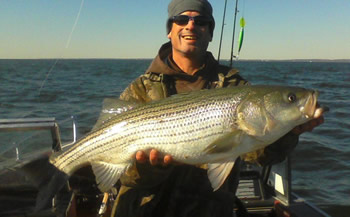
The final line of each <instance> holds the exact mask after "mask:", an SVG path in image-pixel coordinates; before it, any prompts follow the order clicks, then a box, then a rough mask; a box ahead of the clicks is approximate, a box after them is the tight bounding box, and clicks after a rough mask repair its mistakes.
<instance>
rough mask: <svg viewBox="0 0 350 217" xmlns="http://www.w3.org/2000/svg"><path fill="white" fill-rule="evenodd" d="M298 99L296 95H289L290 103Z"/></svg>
mask: <svg viewBox="0 0 350 217" xmlns="http://www.w3.org/2000/svg"><path fill="white" fill-rule="evenodd" d="M296 99H297V96H296V95H295V94H294V93H290V94H288V101H289V102H295V100H296Z"/></svg>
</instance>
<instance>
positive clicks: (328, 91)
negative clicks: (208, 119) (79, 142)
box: [0, 59, 350, 216]
mask: <svg viewBox="0 0 350 217" xmlns="http://www.w3.org/2000/svg"><path fill="white" fill-rule="evenodd" d="M150 62H151V60H142V59H140V60H116V59H106V60H100V59H97V60H59V61H57V60H0V119H3V118H24V117H26V118H27V117H30V118H36V117H55V118H56V119H57V120H58V123H59V125H60V129H61V134H62V140H63V141H69V140H70V139H71V136H72V133H71V116H74V117H75V119H76V121H77V125H78V135H80V136H82V135H84V134H85V133H87V132H88V131H89V130H90V129H91V127H92V125H93V124H94V123H95V121H96V119H97V117H98V115H99V111H100V110H101V106H102V101H103V99H104V98H107V97H118V96H119V94H120V93H121V92H122V91H123V89H124V88H125V87H126V86H127V85H128V84H129V83H130V82H131V81H132V80H134V79H135V78H136V77H137V76H138V75H140V74H142V73H143V72H144V71H145V70H146V68H147V67H148V65H149V64H150ZM223 64H228V63H227V62H223ZM234 67H236V68H238V69H239V70H240V73H241V75H242V76H243V77H244V78H246V79H247V80H249V81H250V82H251V83H252V84H278V85H293V86H301V87H307V88H312V89H316V90H318V91H319V92H320V99H319V101H320V104H322V105H326V106H328V107H329V108H330V112H328V113H327V114H326V115H325V123H324V124H323V125H321V126H319V127H318V128H316V129H315V130H314V131H313V132H311V133H304V134H303V135H302V136H301V137H300V143H299V145H298V147H297V148H296V150H295V151H294V152H293V153H292V163H293V166H292V175H293V190H294V191H295V192H296V193H297V194H298V195H300V196H302V197H303V198H305V199H306V200H308V201H310V202H312V203H314V204H315V205H317V206H319V207H321V208H322V209H324V210H326V211H327V212H328V213H330V214H331V215H332V216H347V214H345V213H350V63H349V62H302V61H300V62H296V61H286V62H282V61H240V62H235V63H234ZM2 135H3V134H2ZM0 136H1V135H0ZM6 145H8V144H6V143H5V142H4V141H2V142H1V143H0V154H1V152H4V151H3V150H5V149H6V147H5V146H6ZM4 147H5V148H4Z"/></svg>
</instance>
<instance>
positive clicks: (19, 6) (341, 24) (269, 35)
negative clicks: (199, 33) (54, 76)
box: [0, 0, 350, 59]
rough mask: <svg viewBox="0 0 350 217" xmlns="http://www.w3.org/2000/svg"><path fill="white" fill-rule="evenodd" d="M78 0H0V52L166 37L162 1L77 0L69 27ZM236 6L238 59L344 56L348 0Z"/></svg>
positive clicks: (217, 9) (349, 30) (42, 51)
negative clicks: (240, 39) (241, 39)
mask: <svg viewBox="0 0 350 217" xmlns="http://www.w3.org/2000/svg"><path fill="white" fill-rule="evenodd" d="M210 2H211V4H212V6H213V8H214V17H215V20H216V28H215V32H214V39H213V42H212V43H211V44H210V46H209V50H210V51H212V53H213V54H214V56H215V57H217V54H218V45H219V39H220V30H221V25H222V14H223V9H224V2H225V1H224V0H210ZM81 3H82V0H1V1H0V5H1V6H0V28H1V32H0V58H153V57H154V56H155V55H156V54H157V51H158V49H159V47H160V45H161V44H162V43H164V42H166V41H168V39H167V37H166V31H165V22H166V18H167V5H168V3H169V1H166V0H132V1H130V0H102V1H95V0H84V1H83V7H82V10H81V13H80V16H79V19H78V22H77V24H76V26H75V28H74V31H73V32H72V28H73V26H74V24H75V20H76V17H77V15H78V12H79V8H80V5H81ZM234 4H235V1H234V0H228V5H227V12H226V22H225V23H226V25H225V32H224V39H223V48H222V52H221V58H222V59H229V58H230V56H229V55H230V49H231V39H232V23H233V13H234ZM239 10H240V12H239V14H238V17H237V21H238V20H239V18H240V17H241V16H244V17H245V20H246V27H245V38H244V44H243V48H242V51H241V54H240V58H241V59H350V13H349V11H350V1H349V0H289V1H287V0H264V1H263V0H240V1H239ZM238 33H239V25H238V24H237V30H236V34H238ZM237 39H238V37H237V36H236V40H237ZM235 47H236V48H237V45H235ZM235 53H236V52H235Z"/></svg>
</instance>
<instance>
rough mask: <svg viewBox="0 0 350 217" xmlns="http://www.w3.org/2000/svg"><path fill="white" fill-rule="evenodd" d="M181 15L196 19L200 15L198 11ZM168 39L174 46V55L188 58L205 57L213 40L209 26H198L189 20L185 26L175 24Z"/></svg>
mask: <svg viewBox="0 0 350 217" xmlns="http://www.w3.org/2000/svg"><path fill="white" fill-rule="evenodd" d="M180 15H187V16H191V17H195V16H199V15H200V14H199V13H198V12H196V11H185V12H183V13H181V14H180ZM168 38H169V39H170V40H171V44H172V46H173V55H176V54H178V55H182V56H187V57H190V56H193V55H204V54H205V52H206V51H207V48H208V44H209V42H210V41H211V39H212V37H211V34H210V30H209V25H204V26H201V25H197V24H195V23H194V21H193V20H189V21H188V23H187V24H184V25H178V24H176V23H175V22H174V23H173V24H172V28H171V31H170V32H169V34H168Z"/></svg>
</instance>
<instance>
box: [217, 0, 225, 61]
mask: <svg viewBox="0 0 350 217" xmlns="http://www.w3.org/2000/svg"><path fill="white" fill-rule="evenodd" d="M226 5H227V0H225V7H224V15H223V18H222V26H221V35H220V43H219V53H218V63H219V62H220V53H221V44H222V36H223V35H224V26H225V16H226Z"/></svg>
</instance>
